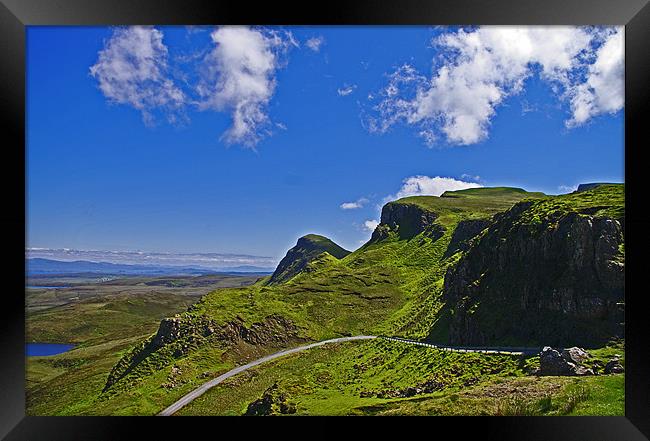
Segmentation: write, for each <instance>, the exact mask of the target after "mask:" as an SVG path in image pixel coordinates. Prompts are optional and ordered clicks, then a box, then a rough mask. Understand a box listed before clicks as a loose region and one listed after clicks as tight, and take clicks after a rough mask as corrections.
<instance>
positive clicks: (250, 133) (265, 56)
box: [197, 26, 297, 147]
mask: <svg viewBox="0 0 650 441" xmlns="http://www.w3.org/2000/svg"><path fill="white" fill-rule="evenodd" d="M211 38H212V42H213V43H214V45H215V47H214V48H213V49H212V51H210V53H209V54H208V55H207V56H206V57H205V59H204V63H203V69H202V72H201V80H200V82H199V85H198V86H197V92H198V93H199V95H200V97H201V100H200V102H199V108H200V109H210V110H216V111H227V112H230V114H231V116H232V126H231V127H230V128H229V129H228V130H227V131H226V132H225V133H224V134H223V136H222V139H224V140H225V141H226V142H227V143H237V144H243V145H245V146H248V147H254V146H255V145H256V144H257V143H258V142H259V141H260V139H262V138H263V137H264V136H266V135H269V134H270V133H271V132H270V127H271V124H270V119H269V116H268V104H269V102H270V100H271V97H272V96H273V94H274V92H275V88H276V83H277V81H276V77H275V75H276V72H277V70H278V69H279V68H280V67H282V66H283V62H282V56H283V55H284V54H285V53H286V51H287V50H288V49H289V48H290V47H292V46H297V43H296V41H295V40H294V38H293V36H292V35H291V34H290V33H287V32H285V33H280V32H277V31H269V30H264V29H255V28H250V27H246V26H223V27H220V28H218V29H217V30H215V31H214V32H212V34H211Z"/></svg>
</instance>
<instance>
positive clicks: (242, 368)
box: [158, 335, 377, 416]
mask: <svg viewBox="0 0 650 441" xmlns="http://www.w3.org/2000/svg"><path fill="white" fill-rule="evenodd" d="M373 338H377V337H376V336H374V335H357V336H355V337H341V338H333V339H331V340H324V341H319V342H317V343H312V344H309V345H305V346H298V347H297V348H292V349H285V350H283V351H280V352H276V353H275V354H271V355H267V356H266V357H262V358H258V359H257V360H255V361H251V362H250V363H248V364H245V365H243V366H239V367H236V368H234V369H231V370H229V371H228V372H226V373H225V374H222V375H220V376H218V377H217V378H214V379H212V380H210V381H208V382H207V383H204V384H202V385H201V386H199V387H198V388H196V389H194V390H193V391H192V392H190V393H188V394H187V395H185V396H184V397H183V398H181V399H180V400H178V401H176V402H175V403H174V404H172V405H171V406H169V407H168V408H166V409H165V410H163V411H162V412H160V413H159V414H158V416H170V415H173V414H174V413H176V412H178V411H179V410H180V409H181V408H183V407H185V406H186V405H188V404H189V403H190V402H192V401H193V400H195V399H196V398H198V397H200V396H201V395H203V394H204V393H205V392H207V391H208V390H209V389H211V388H213V387H214V386H216V385H217V384H219V383H221V382H223V381H224V380H226V379H227V378H230V377H232V376H234V375H237V374H239V373H241V372H244V371H245V370H248V369H250V368H252V367H254V366H257V365H260V364H262V363H266V362H267V361H271V360H274V359H276V358H279V357H283V356H285V355H289V354H295V353H296V352H301V351H306V350H307V349H311V348H316V347H318V346H323V345H326V344H330V343H342V342H346V341H353V340H371V339H373Z"/></svg>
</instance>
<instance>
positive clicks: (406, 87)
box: [367, 26, 623, 145]
mask: <svg viewBox="0 0 650 441" xmlns="http://www.w3.org/2000/svg"><path fill="white" fill-rule="evenodd" d="M622 32H623V31H622V29H618V30H610V31H609V32H605V33H604V32H602V31H601V30H599V29H596V28H578V27H566V26H565V27H562V26H554V27H539V26H528V27H515V26H498V27H494V26H486V27H481V28H478V29H470V30H466V29H460V30H458V31H457V32H453V33H447V34H443V35H441V36H439V37H437V38H436V39H434V41H433V45H434V47H435V48H436V49H438V54H439V56H438V57H437V59H435V60H434V70H433V72H434V73H433V75H432V76H431V77H428V76H425V75H422V74H420V73H419V72H418V71H417V70H416V69H415V68H414V67H413V66H411V65H409V64H404V65H403V66H401V67H399V68H398V69H397V70H396V71H395V72H393V73H392V74H390V75H389V76H388V82H387V85H386V86H385V87H384V88H383V89H382V90H381V91H380V92H379V93H378V95H379V96H380V97H381V100H380V101H379V103H378V104H376V105H375V106H374V108H373V110H374V112H375V114H374V116H372V117H370V118H369V121H368V124H367V127H368V128H369V130H370V131H372V132H378V133H383V132H386V131H387V130H389V129H390V128H391V127H392V126H394V125H396V124H398V123H403V124H406V125H410V126H414V127H416V128H417V133H418V135H419V136H421V137H422V138H423V140H424V141H425V143H427V144H428V145H433V143H434V142H435V141H436V140H437V137H438V136H442V137H444V138H445V140H446V141H447V142H448V143H450V144H457V145H468V144H474V143H477V142H480V141H482V140H484V139H486V138H487V137H488V129H489V126H490V123H491V120H492V118H493V117H494V115H495V112H496V110H495V109H496V108H497V107H498V106H499V105H500V104H501V103H502V102H503V101H504V100H505V99H506V98H507V97H509V96H512V95H516V94H518V93H520V92H521V91H522V90H523V88H524V84H525V80H526V79H527V78H528V77H530V76H531V75H534V74H536V73H538V74H539V76H540V77H541V78H542V79H543V80H545V81H548V82H550V83H551V84H552V86H553V88H554V89H555V90H556V91H557V92H558V94H559V96H560V97H561V98H562V99H567V98H568V99H570V100H571V104H570V105H571V108H572V112H573V116H572V119H571V120H570V121H575V122H571V123H568V125H577V124H581V123H583V122H585V121H586V120H587V119H588V118H590V117H591V116H593V115H596V114H598V113H602V112H608V111H616V110H617V109H620V108H621V107H622V105H623V103H622V92H621V91H620V89H621V87H622V71H623V67H622V66H623V53H622ZM603 35H606V36H607V39H605V40H604V39H603ZM585 71H587V75H586V79H585ZM583 83H584V84H583Z"/></svg>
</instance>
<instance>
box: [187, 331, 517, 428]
mask: <svg viewBox="0 0 650 441" xmlns="http://www.w3.org/2000/svg"><path fill="white" fill-rule="evenodd" d="M521 366H522V359H521V358H520V357H515V356H497V355H483V354H471V353H470V354H462V353H449V352H445V351H440V350H436V349H431V348H424V347H420V346H413V345H408V344H404V343H399V342H389V341H386V340H374V341H367V342H349V343H342V344H337V345H328V346H327V347H326V348H317V349H312V350H309V351H306V352H303V353H300V354H295V355H292V356H289V357H284V358H281V359H279V360H277V361H274V362H271V363H269V364H268V365H265V366H260V367H259V368H256V369H254V370H251V371H248V372H247V373H243V374H241V376H236V377H233V378H232V379H229V380H227V381H226V382H224V383H222V384H220V385H218V386H216V387H215V388H213V389H211V390H210V391H209V392H207V393H206V394H204V395H202V396H201V397H200V398H198V399H197V400H195V401H194V402H192V403H191V404H190V405H189V406H187V407H186V408H184V409H182V410H181V411H180V413H179V414H180V415H215V414H216V415H239V414H241V413H243V412H244V411H245V409H246V407H247V406H248V404H249V403H250V402H252V401H254V400H256V399H258V398H259V397H261V396H262V394H263V393H264V391H265V390H266V389H267V388H268V387H269V386H271V385H272V384H275V383H278V385H279V387H280V388H281V390H282V391H284V392H285V393H286V394H287V395H288V397H289V399H290V401H291V402H292V403H295V405H296V410H297V412H296V414H297V415H345V414H350V413H354V412H356V410H355V409H357V408H358V407H363V406H368V405H378V404H380V403H386V402H391V401H393V400H392V399H386V398H381V397H382V396H384V397H385V396H387V395H390V394H391V393H396V392H400V391H405V390H407V389H408V388H414V387H420V388H424V387H426V385H429V387H430V388H432V390H437V391H442V390H444V391H458V390H461V389H462V388H464V387H468V386H472V385H475V384H480V383H485V382H489V381H491V380H493V379H496V378H502V377H503V378H505V377H510V376H521V375H523V372H522V370H521ZM425 395H426V394H425Z"/></svg>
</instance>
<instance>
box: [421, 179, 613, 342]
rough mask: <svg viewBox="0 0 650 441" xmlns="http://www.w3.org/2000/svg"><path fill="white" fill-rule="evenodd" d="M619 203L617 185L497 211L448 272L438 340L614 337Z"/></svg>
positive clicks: (590, 339) (604, 339)
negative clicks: (442, 326)
mask: <svg viewBox="0 0 650 441" xmlns="http://www.w3.org/2000/svg"><path fill="white" fill-rule="evenodd" d="M624 202H625V200H624V187H623V185H611V184H609V185H608V184H600V185H593V186H591V187H589V189H583V190H582V191H580V192H576V193H571V194H567V195H561V196H556V197H552V198H544V199H539V200H535V201H526V202H520V203H517V204H515V206H513V207H512V208H511V209H509V210H508V211H506V212H504V213H501V214H498V215H496V216H495V217H494V220H493V222H492V223H491V224H490V225H489V226H487V227H486V229H485V231H484V232H483V233H482V234H481V236H480V237H478V238H476V240H475V241H474V243H473V244H472V245H471V246H470V247H469V248H468V250H467V252H466V253H465V254H464V255H463V256H462V258H461V259H460V260H459V262H458V263H457V264H456V265H454V266H453V267H450V268H449V269H448V270H447V274H446V276H445V282H444V290H443V298H444V301H445V302H446V306H447V308H446V311H445V313H446V315H447V316H446V319H447V320H449V324H448V327H447V329H441V330H440V329H439V330H437V332H438V336H440V335H444V334H445V331H447V333H448V342H449V343H450V344H454V345H474V346H481V345H498V344H501V345H514V346H517V345H539V346H543V345H565V344H573V345H580V346H586V347H599V346H602V345H604V344H605V343H607V341H609V340H610V339H611V338H612V337H613V336H618V337H622V336H623V326H622V322H623V311H622V305H623V302H624V268H625V252H624V225H625V206H624ZM441 323H445V321H444V320H443V321H442V322H441ZM445 327H446V324H445ZM435 335H436V333H435V332H434V336H435ZM434 339H435V338H434Z"/></svg>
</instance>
